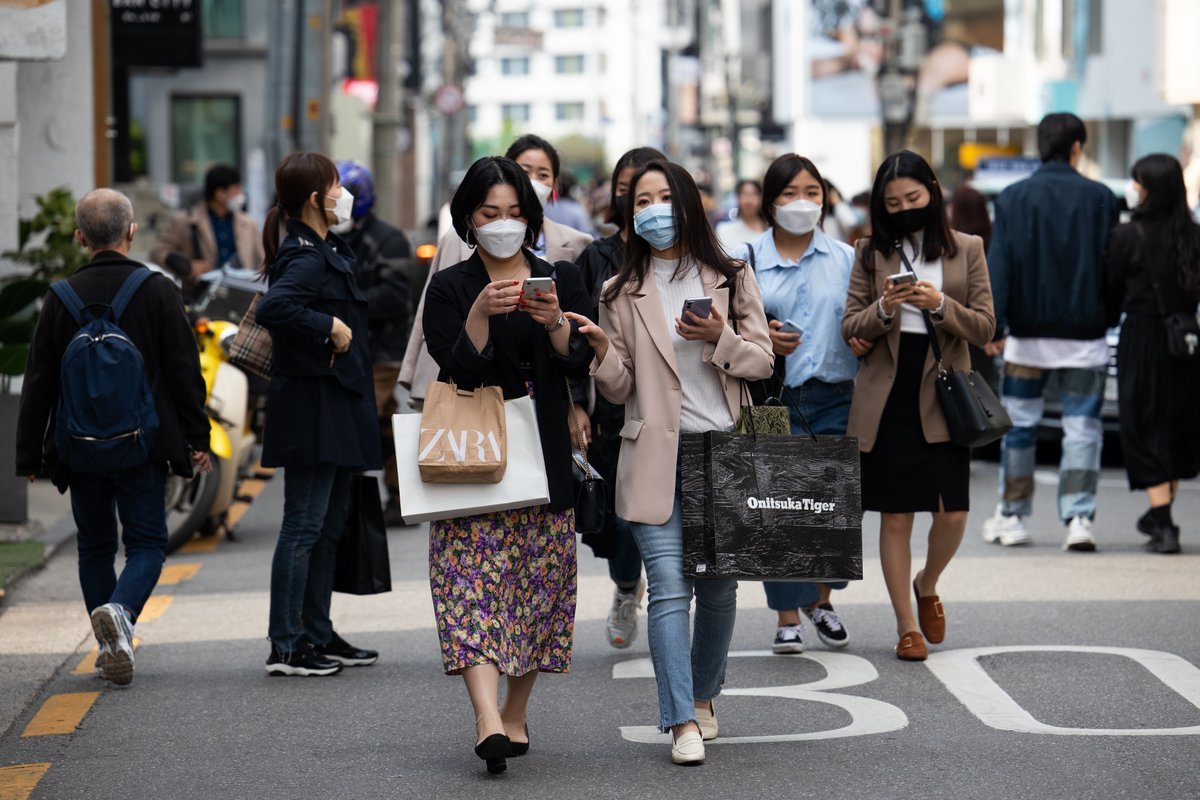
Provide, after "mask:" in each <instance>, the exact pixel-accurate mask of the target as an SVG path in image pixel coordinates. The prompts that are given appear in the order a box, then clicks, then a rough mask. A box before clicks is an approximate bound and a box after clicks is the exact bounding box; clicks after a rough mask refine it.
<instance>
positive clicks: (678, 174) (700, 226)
mask: <svg viewBox="0 0 1200 800" xmlns="http://www.w3.org/2000/svg"><path fill="white" fill-rule="evenodd" d="M650 172H661V173H662V174H663V176H664V177H665V178H666V179H667V186H668V187H670V189H671V207H672V209H673V210H674V214H675V233H676V239H675V252H676V253H677V254H678V255H679V267H678V268H677V269H676V271H675V277H679V276H680V275H681V274H682V273H683V272H684V271H686V270H687V268H688V266H689V262H690V261H695V262H697V263H698V264H704V265H706V266H708V267H712V268H713V269H715V270H716V271H717V272H719V273H721V274H722V275H724V276H725V278H726V279H735V278H736V277H737V276H738V273H740V272H741V271H742V269H743V268H744V267H745V265H744V264H743V263H742V262H741V261H735V260H734V259H732V258H730V257H729V256H727V255H725V250H724V249H723V248H722V247H721V245H720V244H719V243H718V242H717V237H716V234H714V233H713V229H712V225H710V224H709V222H708V215H706V214H705V213H704V204H703V203H702V202H701V200H700V189H699V188H697V186H696V182H695V181H694V180H692V176H691V175H689V174H688V171H687V170H686V169H684V168H683V167H681V166H679V165H678V164H673V163H671V162H670V161H651V162H650V163H649V164H647V165H646V166H644V167H642V168H641V169H639V170H638V171H637V174H635V175H634V176H633V180H631V181H630V182H629V193H630V194H631V195H636V194H637V185H638V182H639V181H641V179H642V178H643V177H645V176H646V174H647V173H650ZM633 217H634V210H633V203H632V202H631V203H627V204H626V206H625V219H624V220H623V223H622V224H623V226H624V228H625V230H628V231H631V232H632V231H633V230H634V227H633ZM650 255H651V253H650V245H649V244H648V243H647V242H646V240H645V239H643V238H642V237H640V236H637V235H633V236H630V237H629V241H627V242H626V243H625V258H624V260H623V261H622V262H621V269H620V271H619V272H617V276H616V279H615V280H613V282H612V284H611V285H609V287H608V289H607V290H606V291H605V292H604V296H603V297H602V298H601V299H602V301H603V302H604V303H606V304H607V303H611V302H612V301H613V300H615V299H616V298H617V297H619V296H620V295H621V293H622V292H624V291H626V288H627V287H629V288H632V289H640V288H641V286H642V284H643V283H644V282H645V281H646V277H647V275H648V273H649V271H650ZM736 286H737V284H736V282H734V283H733V284H732V286H731V288H730V290H729V298H730V308H731V309H732V308H733V305H732V303H733V293H734V289H735V288H736ZM730 316H731V317H732V318H733V319H740V318H741V317H740V316H737V315H732V314H731V315H730Z"/></svg>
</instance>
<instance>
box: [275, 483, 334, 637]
mask: <svg viewBox="0 0 1200 800" xmlns="http://www.w3.org/2000/svg"><path fill="white" fill-rule="evenodd" d="M350 476H351V470H350V469H348V468H346V467H339V466H336V465H334V464H317V465H315V466H311V467H287V468H285V469H284V471H283V525H282V526H281V527H280V529H279V541H277V542H276V543H275V558H274V559H273V560H272V562H271V612H270V617H269V623H268V625H269V627H268V636H269V637H270V639H271V644H273V645H274V646H275V648H276V649H277V650H279V651H280V652H284V653H290V652H292V651H293V650H295V649H296V646H297V645H298V644H299V643H300V640H301V639H305V640H307V641H309V642H311V643H312V644H314V645H317V646H322V645H326V644H328V643H329V640H330V639H332V638H333V623H332V622H330V621H329V603H330V600H331V599H332V596H333V568H334V563H335V559H336V556H337V543H338V539H340V538H341V536H342V528H343V526H344V525H345V521H346V501H347V499H348V497H349V494H350Z"/></svg>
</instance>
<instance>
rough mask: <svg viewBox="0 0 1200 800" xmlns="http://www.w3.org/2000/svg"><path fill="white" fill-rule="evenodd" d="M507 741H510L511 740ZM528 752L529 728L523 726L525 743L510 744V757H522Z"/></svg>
mask: <svg viewBox="0 0 1200 800" xmlns="http://www.w3.org/2000/svg"><path fill="white" fill-rule="evenodd" d="M509 741H512V740H511V739H510V740H509ZM528 752H529V726H528V725H526V726H525V741H523V742H512V756H513V757H514V758H515V757H517V756H523V755H525V754H526V753H528Z"/></svg>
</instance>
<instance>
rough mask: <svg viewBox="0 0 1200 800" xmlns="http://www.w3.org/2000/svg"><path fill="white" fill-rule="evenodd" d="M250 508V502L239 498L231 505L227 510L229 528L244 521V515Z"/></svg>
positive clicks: (226, 523)
mask: <svg viewBox="0 0 1200 800" xmlns="http://www.w3.org/2000/svg"><path fill="white" fill-rule="evenodd" d="M249 510H250V504H249V503H244V502H242V501H241V500H238V501H237V502H236V503H231V504H230V505H229V510H228V511H226V512H225V525H226V527H229V528H236V527H237V524H238V523H239V522H241V521H242V517H244V516H246V512H247V511H249Z"/></svg>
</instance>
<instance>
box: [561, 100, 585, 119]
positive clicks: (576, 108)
mask: <svg viewBox="0 0 1200 800" xmlns="http://www.w3.org/2000/svg"><path fill="white" fill-rule="evenodd" d="M554 118H555V119H556V120H558V121H559V122H578V121H580V120H582V119H583V103H555V104H554Z"/></svg>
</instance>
